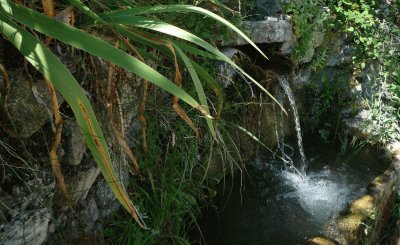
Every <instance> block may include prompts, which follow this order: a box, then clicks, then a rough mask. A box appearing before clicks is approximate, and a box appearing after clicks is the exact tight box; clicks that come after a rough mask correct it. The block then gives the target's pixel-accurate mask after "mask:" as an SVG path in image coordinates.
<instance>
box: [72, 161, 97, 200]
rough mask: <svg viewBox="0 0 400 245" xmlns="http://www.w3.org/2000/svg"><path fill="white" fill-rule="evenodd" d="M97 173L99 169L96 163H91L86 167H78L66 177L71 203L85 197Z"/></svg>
mask: <svg viewBox="0 0 400 245" xmlns="http://www.w3.org/2000/svg"><path fill="white" fill-rule="evenodd" d="M99 173H100V169H99V168H98V167H97V166H96V165H94V166H93V165H92V166H91V167H89V168H87V169H80V170H79V171H78V172H77V173H76V174H75V175H73V176H67V177H66V182H67V187H68V190H69V192H70V195H71V201H72V202H73V203H77V202H78V201H80V200H83V199H85V198H86V195H87V194H88V192H89V190H90V188H91V187H92V185H93V183H94V181H95V180H96V178H97V176H98V175H99Z"/></svg>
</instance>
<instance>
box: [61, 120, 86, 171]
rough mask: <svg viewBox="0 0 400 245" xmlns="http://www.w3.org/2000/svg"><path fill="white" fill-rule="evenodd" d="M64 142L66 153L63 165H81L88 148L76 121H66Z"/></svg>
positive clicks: (64, 124)
mask: <svg viewBox="0 0 400 245" xmlns="http://www.w3.org/2000/svg"><path fill="white" fill-rule="evenodd" d="M62 140H63V143H62V144H63V146H64V151H65V155H64V157H63V163H65V164H67V165H71V166H77V165H79V164H80V163H81V161H82V158H83V154H84V153H85V151H86V148H87V147H86V143H85V140H84V138H83V134H82V132H81V130H80V128H79V125H78V124H77V123H76V121H75V120H70V119H67V120H64V123H63V136H62Z"/></svg>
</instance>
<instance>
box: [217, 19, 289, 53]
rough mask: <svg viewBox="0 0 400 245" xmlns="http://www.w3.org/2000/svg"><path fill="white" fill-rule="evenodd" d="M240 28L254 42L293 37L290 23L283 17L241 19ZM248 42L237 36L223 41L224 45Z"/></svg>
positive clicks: (270, 41)
mask: <svg viewBox="0 0 400 245" xmlns="http://www.w3.org/2000/svg"><path fill="white" fill-rule="evenodd" d="M241 29H242V30H244V31H245V33H248V34H249V36H250V38H251V40H252V41H253V42H254V43H281V42H287V41H290V40H292V39H293V30H292V24H291V23H290V22H289V21H287V20H284V19H278V18H268V19H267V20H260V21H243V22H242V24H241ZM244 44H248V43H247V42H246V41H245V40H244V39H243V38H241V37H238V38H236V39H232V40H230V42H226V43H223V45H224V46H235V45H244Z"/></svg>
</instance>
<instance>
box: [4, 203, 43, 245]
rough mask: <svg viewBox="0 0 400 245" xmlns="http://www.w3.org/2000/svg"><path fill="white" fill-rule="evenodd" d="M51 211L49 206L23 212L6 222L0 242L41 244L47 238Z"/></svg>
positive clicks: (7, 243)
mask: <svg viewBox="0 0 400 245" xmlns="http://www.w3.org/2000/svg"><path fill="white" fill-rule="evenodd" d="M50 217H51V214H50V211H49V210H48V209H47V208H42V209H39V210H33V211H28V212H23V213H21V214H20V215H18V216H16V217H14V218H13V220H12V221H11V222H10V223H8V224H6V225H5V227H4V228H3V229H4V232H3V231H2V232H1V234H2V236H1V239H2V240H0V243H1V244H3V245H19V244H21V245H40V244H43V243H44V242H45V240H46V237H47V233H48V227H49V221H50Z"/></svg>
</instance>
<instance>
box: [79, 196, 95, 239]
mask: <svg viewBox="0 0 400 245" xmlns="http://www.w3.org/2000/svg"><path fill="white" fill-rule="evenodd" d="M98 219H99V209H98V208H97V204H96V201H95V199H94V198H93V197H92V198H90V199H89V200H88V201H87V202H86V203H85V204H84V207H83V208H82V210H81V211H80V213H79V215H78V224H79V232H80V233H83V234H85V235H89V234H92V233H93V231H94V230H95V229H94V228H95V225H96V222H97V220H98Z"/></svg>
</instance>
